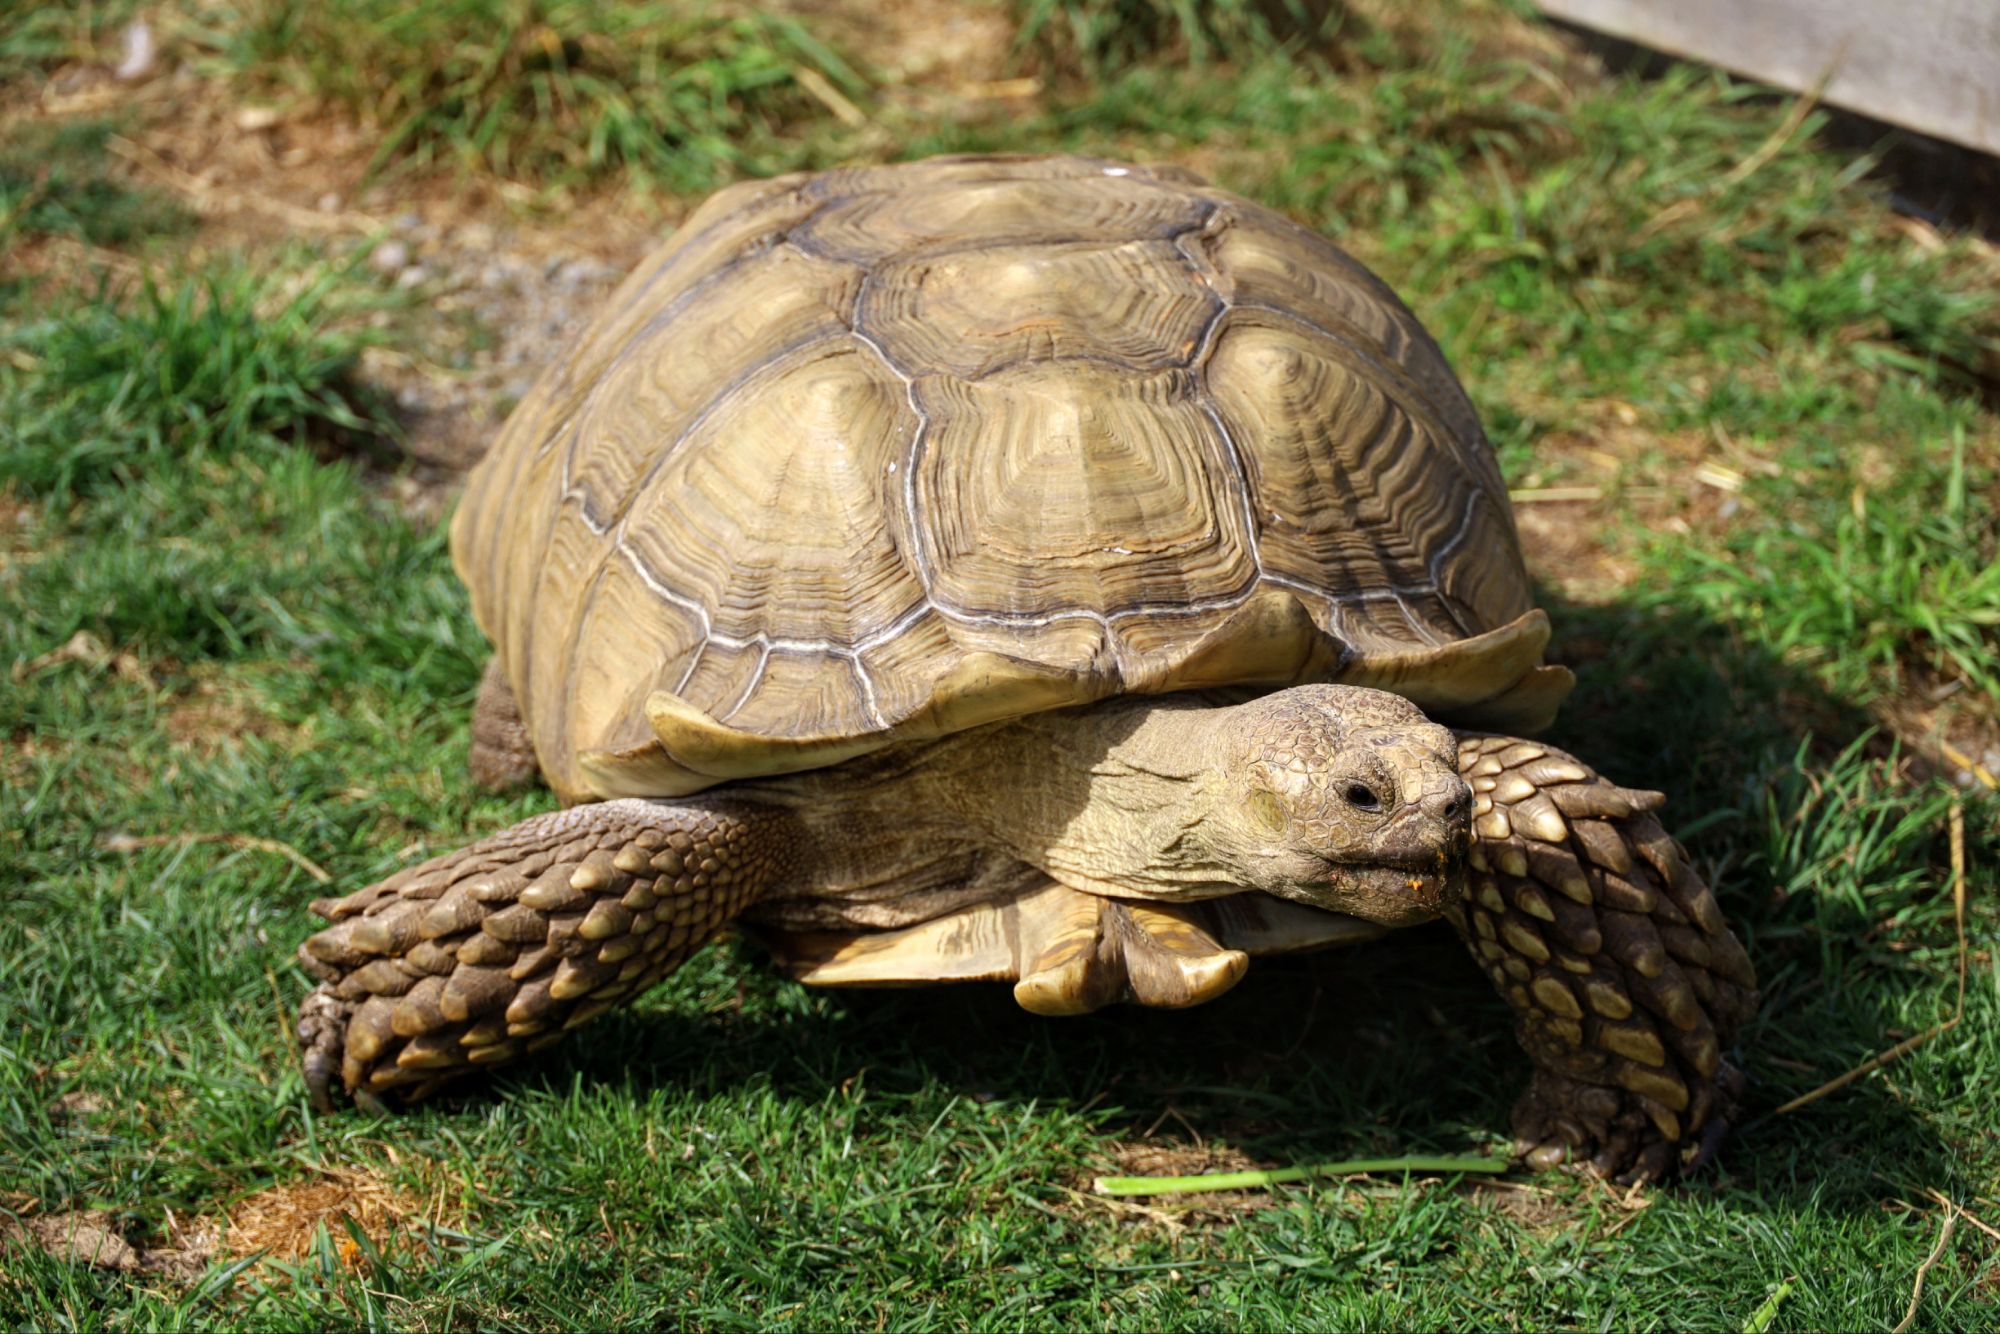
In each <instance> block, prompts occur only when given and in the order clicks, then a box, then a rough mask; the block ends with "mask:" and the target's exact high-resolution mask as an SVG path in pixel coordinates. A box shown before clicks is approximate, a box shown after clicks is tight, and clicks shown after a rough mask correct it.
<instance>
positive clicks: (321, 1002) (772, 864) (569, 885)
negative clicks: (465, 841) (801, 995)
mask: <svg viewBox="0 0 2000 1334" xmlns="http://www.w3.org/2000/svg"><path fill="white" fill-rule="evenodd" d="M796 847H797V844H796V839H795V835H794V831H793V828H792V825H791V819H790V817H789V816H788V815H785V814H784V813H782V812H778V811H774V810H772V809H770V808H767V807H760V806H755V805H752V804H750V803H747V802H741V801H703V800H692V801H686V802H668V801H642V800H636V799H621V800H617V801H604V802H597V803H594V804H592V805H586V806H574V807H571V808H570V809H568V810H563V811H555V812H551V813H550V814H547V815H538V816H536V817H534V818H533V819H530V820H524V821H523V822H521V823H520V824H517V825H515V826H513V827H512V828H510V829H503V830H501V831H500V832H499V833H497V834H494V835H492V836H490V837H488V838H485V839H482V840H480V841H479V842H477V843H474V844H471V845H470V846H468V847H464V848H461V849H459V850H458V851H456V852H451V853H447V854H445V855H444V856H442V857H434V858H432V859H431V860H430V861H427V862H424V863H423V864H421V865H419V866H414V867H411V868H410V869H408V870H406V871H403V872H401V873H399V874H397V875H394V876H391V877H390V878H389V879H387V880H384V881H382V882H381V883H380V884H377V885H373V886H370V887H369V888H367V889H363V890H360V891H358V892H356V893H353V894H350V895H348V896H347V897H346V898H342V899H322V900H320V901H319V902H317V903H315V904H314V905H313V910H314V911H315V912H317V913H319V914H320V915H321V916H323V917H326V918H328V919H329V920H330V921H331V923H332V925H330V926H328V927H327V928H326V929H325V930H323V931H320V932H319V933H318V934H317V935H314V936H312V937H311V938H309V939H308V940H307V941H306V942H305V944H304V945H302V946H301V947H300V948H299V959H300V961H301V962H302V963H304V965H305V967H306V969H307V971H309V972H311V973H312V974H313V975H314V976H316V977H318V978H320V979H321V985H320V986H319V987H318V988H317V989H316V990H315V991H314V992H313V993H312V994H311V995H309V996H307V997H306V1000H305V1003H304V1004H303V1005H301V1006H300V1007H299V1041H300V1044H301V1045H302V1046H303V1048H304V1049H305V1056H304V1063H305V1073H306V1084H307V1087H308V1089H309V1091H310V1092H311V1094H312V1096H313V1101H314V1102H315V1103H316V1104H318V1105H319V1106H320V1107H321V1108H322V1109H325V1108H327V1107H328V1106H329V1105H330V1103H331V1097H330V1094H331V1090H332V1086H333V1084H334V1081H335V1080H336V1079H338V1080H339V1082H340V1083H341V1084H343V1085H344V1086H345V1087H346V1088H347V1089H348V1091H349V1092H351V1093H353V1094H355V1096H356V1097H357V1099H363V1098H369V1097H373V1096H375V1095H379V1094H382V1093H385V1092H388V1091H390V1090H396V1091H398V1092H399V1093H400V1094H402V1095H403V1096H405V1097H422V1096H424V1095H425V1094H427V1093H429V1092H431V1091H432V1090H433V1089H435V1088H436V1087H437V1086H438V1085H440V1084H442V1083H444V1082H445V1081H446V1080H448V1079H451V1078H454V1077H456V1076H458V1075H462V1074H466V1073H468V1072H470V1071H472V1070H475V1069H478V1068H480V1067H482V1066H487V1065H494V1064H498V1063H500V1062H502V1061H506V1060H510V1059H512V1058H514V1057H516V1056H520V1055H524V1054H526V1053H529V1052H534V1051H538V1050H540V1049H541V1048H543V1047H545V1046H547V1045H549V1044H550V1043H552V1042H554V1041H556V1039H557V1038H559V1037H561V1036H562V1034H563V1033H565V1032H567V1031H568V1030H569V1029H572V1028H575V1027H577V1026H578V1025H580V1024H583V1023H585V1022H587V1021H588V1020H590V1019H591V1018H593V1017H595V1016H596V1015H597V1014H599V1013H601V1012H602V1011H604V1010H606V1009H608V1008H609V1007H610V1006H611V1005H613V1004H614V1003H616V1002H618V1001H620V1000H628V999H630V998H632V997H634V996H636V995H638V994H639V993H640V992H642V991H644V990H645V989H646V988H648V987H650V986H652V985H653V983H655V982H657V981H658V980H659V979H660V978H661V977H663V976H665V975H666V973H667V972H668V971H670V970H671V969H673V968H674V967H676V966H678V965H679V964H680V962H681V961H682V960H683V959H685V958H687V957H688V956H689V955H690V954H692V953H694V952H695V951H696V950H697V949H699V948H700V947H701V946H702V944H703V943H704V942H706V941H707V940H708V938H709V937H710V936H711V935H713V934H714V933H715V931H716V929H717V928H719V927H720V926H721V925H722V924H723V923H724V922H726V921H728V920H729V919H730V918H732V917H734V916H735V915H736V914H737V913H739V912H741V911H742V910H743V909H744V908H745V907H746V906H747V905H749V904H750V903H751V902H753V901H755V900H756V899H757V898H758V897H759V896H760V895H761V894H762V893H763V892H764V891H765V890H766V889H767V888H769V887H770V886H771V885H772V884H773V883H774V882H775V881H776V880H777V878H778V877H779V876H780V875H781V874H782V873H783V870H784V868H785V866H786V864H787V862H788V861H789V860H790V859H791V858H792V857H793V856H794V855H795V854H796Z"/></svg>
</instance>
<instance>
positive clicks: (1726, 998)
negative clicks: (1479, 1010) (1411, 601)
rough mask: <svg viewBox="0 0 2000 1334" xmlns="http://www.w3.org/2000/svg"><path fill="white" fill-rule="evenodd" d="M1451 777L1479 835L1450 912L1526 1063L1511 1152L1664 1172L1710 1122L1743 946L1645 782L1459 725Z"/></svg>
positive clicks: (1742, 998) (1741, 1003)
mask: <svg viewBox="0 0 2000 1334" xmlns="http://www.w3.org/2000/svg"><path fill="white" fill-rule="evenodd" d="M1459 771H1460V772H1461V773H1462V774H1463V775H1464V776H1465V778H1466V780H1467V781H1468V782H1470V783H1471V784H1472V788H1473V816H1474V818H1473V835H1474V837H1473V843H1472V847H1471V849H1470V851H1469V853H1468V858H1467V859H1468V862H1469V866H1468V870H1467V877H1466V892H1465V896H1464V899H1463V900H1462V901H1461V902H1460V903H1458V904H1456V905H1454V906H1453V908H1452V909H1451V910H1450V911H1449V913H1448V916H1449V917H1450V918H1451V920H1452V922H1453V923H1454V924H1455V925H1456V926H1457V927H1458V929H1459V931H1460V933H1461V934H1462V935H1463V936H1464V937H1465V940H1466V943H1467V945H1468V946H1469V947H1470V948H1471V950H1472V952H1473V955H1474V957H1476V958H1477V959H1478V960H1479V962H1480V964H1481V966H1483V967H1484V968H1485V969H1486V971H1487V973H1488V975H1489V976H1490V977H1491V978H1492V979H1493V982H1494V985H1495V986H1497V987H1498V988H1499V990H1500V993H1501V994H1502V995H1503V996H1505V997H1506V998H1507V1000H1508V1002H1509V1003H1510V1004H1511V1005H1512V1006H1513V1009H1514V1017H1515V1023H1516V1027H1515V1031H1516V1035H1517V1036H1518V1037H1519V1038H1520V1041H1521V1045H1522V1046H1523V1047H1525V1048H1526V1049H1527V1051H1528V1054H1529V1056H1530V1057H1531V1058H1532V1059H1533V1061H1534V1063H1535V1066H1536V1072H1535V1077H1534V1080H1533V1082H1532V1084H1531V1085H1530V1087H1529V1089H1528V1092H1527V1093H1526V1094H1525V1095H1524V1096H1523V1097H1522V1099H1521V1101H1520V1102H1519V1103H1518V1104H1517V1105H1516V1107H1515V1110H1514V1128H1515V1134H1516V1136H1517V1141H1518V1143H1517V1151H1518V1152H1520V1153H1521V1154H1522V1155H1523V1156H1524V1157H1525V1158H1526V1159H1527V1161H1528V1163H1529V1165H1530V1166H1534V1167H1550V1166H1554V1165H1556V1164H1557V1163H1560V1162H1564V1161H1567V1160H1570V1159H1572V1158H1574V1159H1578V1160H1581V1161H1585V1162H1587V1163H1588V1164H1589V1165H1590V1166H1591V1168H1592V1169H1593V1170H1594V1171H1596V1172H1598V1173H1599V1174H1600V1175H1604V1176H1615V1177H1620V1178H1624V1179H1634V1178H1642V1177H1643V1178H1655V1179H1657V1178H1661V1177H1665V1176H1668V1175H1670V1174H1672V1172H1673V1171H1675V1170H1676V1168H1677V1167H1680V1166H1684V1165H1688V1163H1689V1162H1690V1160H1693V1159H1696V1158H1698V1157H1699V1156H1700V1155H1701V1154H1703V1153H1704V1152H1705V1151H1706V1150H1707V1148H1708V1147H1710V1146H1712V1145H1713V1144H1714V1143H1715V1141H1716V1139H1717V1137H1719V1135H1720V1134H1721V1131H1722V1129H1723V1125H1724V1117H1725V1115H1726V1113H1727V1110H1728V1109H1727V1107H1726V1106H1725V1105H1724V1104H1725V1103H1726V1101H1727V1099H1726V1094H1727V1092H1728V1085H1729V1083H1730V1081H1732V1080H1733V1079H1734V1078H1735V1074H1734V1072H1733V1071H1731V1070H1729V1069H1728V1068H1727V1067H1726V1066H1724V1065H1723V1064H1722V1048H1723V1047H1724V1046H1725V1045H1726V1044H1728V1043H1729V1042H1730V1041H1731V1039H1732V1038H1733V1037H1734V1035H1735V1032H1736V1029H1737V1028H1738V1027H1739V1026H1740V1025H1741V1024H1742V1023H1743V1022H1744V1021H1745V1020H1746V1019H1748V1018H1749V1017H1750V1015H1751V1014H1752V1013H1754V1012H1755V1010H1756V1006H1757V992H1756V985H1757V983H1756V976H1755V974H1754V973H1753V971H1752V970H1751V967H1750V960H1749V958H1748V956H1746V955H1745V954H1744V952H1743V947H1742V946H1741V945H1740V944H1738V943H1737V941H1736V938H1735V937H1734V936H1733V935H1731V934H1730V932H1729V928H1728V926H1727V924H1726V923H1725V922H1724V921H1723V919H1722V912H1721V909H1720V908H1718V907H1717V906H1716V902H1715V897H1714V895H1712V894H1711V893H1710V892H1709V890H1708V887H1707V886H1706V885H1704V884H1703V883H1702V882H1701V878H1700V877H1699V876H1697V875H1696V874H1695V873H1694V870H1693V868H1692V867H1691V866H1689V865H1688V860H1687V854H1686V853H1685V852H1684V851H1683V850H1682V849H1681V847H1680V845H1679V844H1677V843H1676V842H1674V840H1673V839H1672V838H1670V837H1669V836H1668V835H1667V832H1666V831H1665V830H1664V829H1663V828H1661V826H1660V822H1659V821H1658V820H1657V819H1655V818H1654V817H1653V815H1652V811H1653V810H1654V809H1655V808H1657V807H1658V806H1659V804H1660V802H1661V800H1662V798H1661V797H1660V795H1659V794H1658V793H1655V792H1633V791H1628V790H1627V789H1624V788H1620V787H1616V786H1614V785H1612V784H1611V783H1608V782H1606V781H1605V780H1604V779H1602V778H1600V777H1598V775H1597V774H1596V773H1594V772H1592V770H1591V769H1590V768H1589V766H1587V765H1585V764H1583V763H1582V762H1580V761H1578V760H1576V759H1575V758H1573V757H1572V756H1569V755H1566V754H1564V753H1562V752H1561V751H1558V750H1553V749H1551V748H1549V747H1547V746H1543V745H1541V744H1539V743H1536V742H1528V741H1520V740H1517V739H1515V738H1513V737H1499V736H1463V737H1461V738H1460V739H1459Z"/></svg>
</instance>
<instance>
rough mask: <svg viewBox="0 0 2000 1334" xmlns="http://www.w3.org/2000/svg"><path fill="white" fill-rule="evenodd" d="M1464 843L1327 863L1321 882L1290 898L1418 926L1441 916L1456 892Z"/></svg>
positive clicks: (1390, 922)
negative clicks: (1406, 853) (1363, 859)
mask: <svg viewBox="0 0 2000 1334" xmlns="http://www.w3.org/2000/svg"><path fill="white" fill-rule="evenodd" d="M1462 852H1463V844H1458V845H1455V846H1454V847H1452V848H1450V849H1448V850H1442V851H1429V852H1424V853H1413V854H1411V855H1409V856H1404V857H1370V858H1368V859H1367V860H1365V861H1334V860H1332V859H1331V858H1322V860H1323V861H1325V863H1326V875H1325V878H1324V879H1323V880H1320V881H1319V882H1318V883H1316V884H1313V885H1311V886H1301V892H1300V893H1298V894H1296V895H1292V896H1288V897H1296V898H1297V899H1298V900H1299V901H1300V902H1303V903H1310V904H1312V905H1313V906H1314V907H1316V908H1330V909H1332V910H1334V911H1336V912H1344V913H1349V914H1351V915H1353V916H1355V917H1361V918H1365V919H1366V920H1368V921H1371V922H1375V923H1378V924H1380V925H1382V926H1415V925H1417V924H1419V923H1422V922H1428V921H1432V920H1434V919H1436V918H1437V917H1439V916H1441V915H1442V914H1443V912H1444V910H1445V909H1446V908H1447V907H1449V906H1450V905H1451V902H1452V899H1453V897H1454V896H1455V895H1456V894H1457V893H1458V889H1459V881H1460V879H1461V871H1462V868H1463V866H1464V857H1463V855H1462Z"/></svg>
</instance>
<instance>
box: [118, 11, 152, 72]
mask: <svg viewBox="0 0 2000 1334" xmlns="http://www.w3.org/2000/svg"><path fill="white" fill-rule="evenodd" d="M159 64H160V44H159V42H158V40H157V39H155V38H154V36H153V25H152V24H150V23H148V22H146V20H144V19H133V20H132V21H131V22H130V23H128V24H126V25H125V31H124V32H123V33H122V34H120V38H119V56H118V64H117V65H116V66H114V67H113V68H112V71H111V77H112V78H114V79H116V80H118V82H120V83H137V82H139V81H140V80H141V79H144V78H146V77H147V76H149V75H151V74H152V73H153V72H154V71H155V70H157V69H158V68H159Z"/></svg>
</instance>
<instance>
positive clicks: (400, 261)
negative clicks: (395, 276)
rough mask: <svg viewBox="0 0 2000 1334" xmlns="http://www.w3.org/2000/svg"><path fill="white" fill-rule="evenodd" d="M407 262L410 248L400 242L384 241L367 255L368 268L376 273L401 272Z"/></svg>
mask: <svg viewBox="0 0 2000 1334" xmlns="http://www.w3.org/2000/svg"><path fill="white" fill-rule="evenodd" d="M409 262H410V248H409V246H407V245H405V244H403V243H402V242H401V241H384V242H382V244H380V245H378V246H376V247H375V249H374V250H373V251H371V252H369V255H368V267H369V268H371V269H373V270H375V271H376V272H377V273H398V272H401V271H402V270H403V269H404V268H405V267H406V266H407V265H408V264H409Z"/></svg>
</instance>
